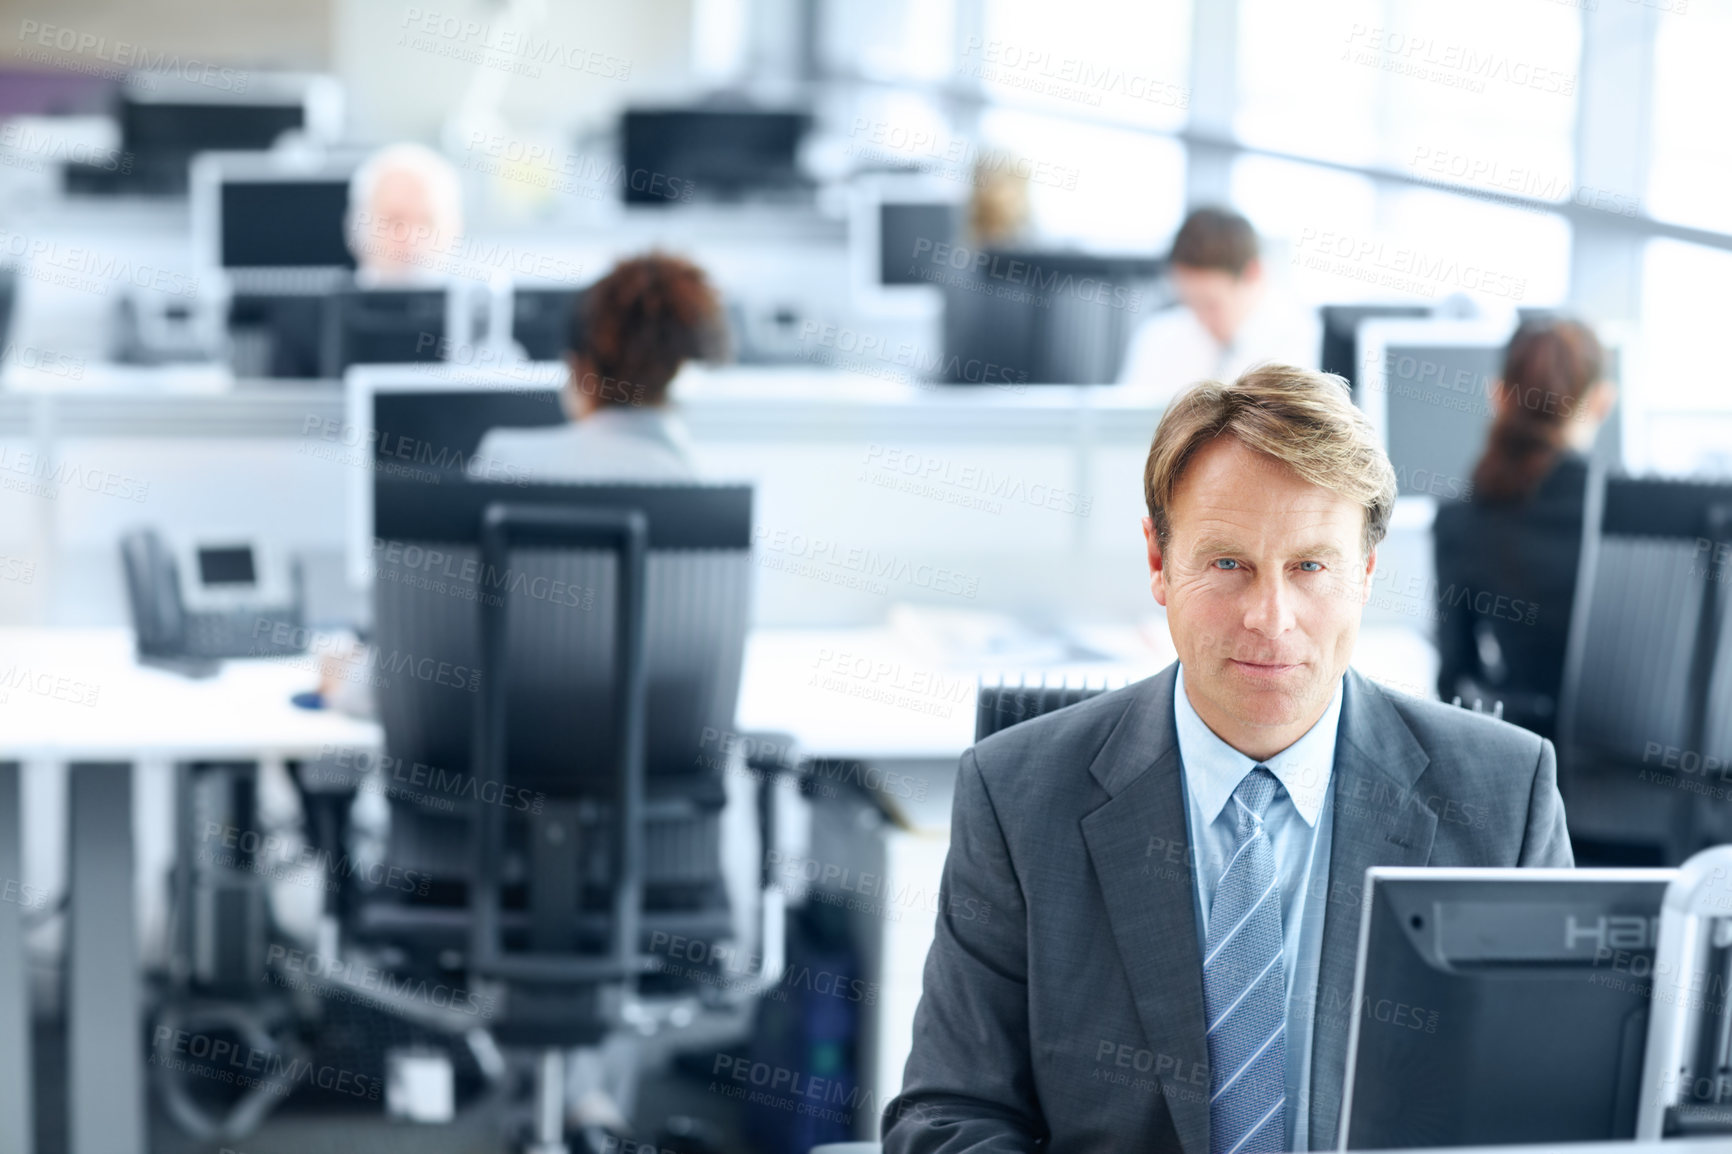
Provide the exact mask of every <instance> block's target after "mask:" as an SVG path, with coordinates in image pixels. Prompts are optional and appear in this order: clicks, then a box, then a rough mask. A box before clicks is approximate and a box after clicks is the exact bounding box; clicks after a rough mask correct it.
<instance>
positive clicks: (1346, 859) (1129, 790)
mask: <svg viewBox="0 0 1732 1154" xmlns="http://www.w3.org/2000/svg"><path fill="white" fill-rule="evenodd" d="M1143 487H1144V496H1145V498H1146V501H1147V505H1148V517H1147V518H1146V519H1145V520H1144V521H1143V535H1144V537H1145V539H1146V541H1147V546H1148V562H1149V578H1150V587H1151V589H1152V591H1153V593H1154V596H1155V600H1156V601H1158V602H1160V604H1161V605H1163V606H1165V607H1166V611H1167V622H1168V625H1169V626H1170V628H1171V630H1172V635H1173V644H1174V647H1175V649H1176V650H1177V651H1178V655H1179V660H1178V662H1176V663H1175V664H1174V665H1172V666H1169V667H1168V668H1167V669H1165V670H1164V671H1162V672H1161V673H1158V674H1156V675H1155V676H1153V677H1150V678H1148V679H1146V680H1144V681H1140V682H1138V683H1136V684H1135V685H1132V686H1129V687H1128V688H1125V689H1121V690H1118V691H1116V692H1112V693H1106V694H1102V695H1100V696H1097V697H1094V698H1092V699H1090V700H1088V701H1085V702H1083V703H1081V704H1079V705H1073V706H1071V707H1070V708H1068V709H1062V710H1059V711H1058V712H1056V713H1052V714H1048V715H1046V716H1043V717H1038V718H1035V719H1032V720H1030V721H1026V722H1023V723H1022V724H1020V725H1015V726H1012V727H1011V728H1009V729H1007V730H1004V731H1003V732H1001V733H998V734H995V735H993V736H992V737H989V738H987V739H986V740H984V741H982V742H980V743H979V744H978V745H976V746H975V747H974V748H972V749H970V750H968V751H967V752H966V753H964V754H963V756H962V763H961V767H960V770H959V773H958V777H957V783H956V800H955V808H954V812H953V816H952V824H951V841H950V854H949V857H948V859H947V860H946V862H945V866H944V876H943V881H942V885H941V890H940V894H939V914H938V919H937V926H936V933H935V937H934V939H933V943H932V949H931V952H930V953H929V954H928V955H927V959H926V970H925V978H924V982H925V985H924V990H923V992H922V996H921V1000H920V1007H919V1009H918V1011H917V1012H916V1014H915V1018H914V1046H913V1050H912V1052H911V1053H910V1055H909V1058H908V1065H907V1068H906V1071H905V1072H904V1075H903V1082H902V1092H901V1094H900V1095H899V1096H898V1097H897V1098H896V1099H894V1100H893V1101H891V1102H890V1103H888V1104H887V1105H886V1107H885V1110H884V1116H883V1127H884V1147H885V1150H886V1151H887V1154H903V1152H914V1151H947V1152H948V1151H963V1150H981V1151H984V1150H993V1151H1010V1150H1029V1149H1033V1148H1035V1147H1036V1146H1037V1145H1039V1146H1040V1147H1041V1148H1044V1149H1048V1150H1053V1151H1064V1152H1071V1151H1097V1150H1098V1151H1109V1150H1110V1151H1125V1150H1139V1151H1141V1150H1159V1151H1182V1152H1183V1154H1250V1152H1252V1151H1270V1150H1304V1149H1312V1150H1321V1149H1331V1148H1333V1147H1334V1145H1335V1139H1336V1133H1337V1126H1338V1123H1339V1121H1340V1108H1341V1096H1342V1080H1343V1075H1344V1068H1345V1065H1346V1057H1347V1041H1348V1039H1347V1029H1348V1019H1349V1016H1350V1014H1351V1012H1352V1006H1351V1005H1350V1002H1351V1000H1352V987H1353V969H1354V953H1355V949H1356V947H1357V943H1358V939H1359V920H1360V907H1361V898H1362V896H1363V895H1362V886H1363V884H1364V877H1365V871H1366V869H1367V867H1369V866H1374V865H1404V866H1417V865H1435V866H1570V865H1573V864H1574V861H1573V858H1572V856H1571V853H1570V843H1569V837H1568V834H1567V833H1566V832H1565V829H1564V810H1563V803H1562V801H1561V800H1560V799H1559V797H1558V790H1557V772H1556V761H1555V758H1554V755H1553V751H1552V746H1551V743H1550V742H1548V741H1545V740H1543V739H1541V738H1539V737H1536V736H1535V735H1533V734H1531V733H1529V732H1527V731H1526V730H1522V729H1517V728H1516V727H1514V726H1512V725H1507V724H1505V723H1504V722H1501V721H1495V720H1493V719H1491V718H1490V717H1487V716H1483V715H1480V714H1475V713H1469V712H1467V711H1464V710H1461V709H1456V708H1453V707H1450V706H1446V705H1442V704H1439V703H1437V702H1432V701H1421V700H1418V699H1416V698H1413V697H1408V696H1406V695H1404V694H1399V693H1395V692H1392V691H1390V690H1387V689H1384V688H1382V687H1380V686H1379V685H1377V684H1376V683H1375V682H1372V681H1369V680H1367V679H1366V678H1365V677H1363V676H1361V675H1360V674H1358V673H1356V672H1354V671H1353V670H1351V669H1349V668H1348V662H1349V660H1350V659H1351V658H1352V655H1353V645H1354V642H1355V640H1356V639H1357V637H1358V632H1359V620H1360V615H1361V613H1362V611H1363V609H1364V605H1365V601H1366V598H1367V596H1368V595H1369V592H1370V589H1371V578H1372V574H1373V572H1374V570H1375V568H1376V565H1377V545H1378V543H1379V542H1381V541H1382V539H1383V536H1384V533H1385V532H1386V531H1387V529H1388V525H1389V517H1390V513H1391V510H1392V508H1393V506H1394V502H1395V474H1394V471H1393V469H1392V468H1391V467H1390V464H1389V460H1388V458H1387V457H1386V456H1385V455H1384V453H1383V450H1382V449H1381V447H1380V446H1379V445H1378V443H1377V438H1376V435H1375V434H1374V432H1373V431H1372V429H1371V427H1370V425H1369V424H1368V423H1367V422H1366V420H1365V418H1364V416H1363V415H1362V414H1361V413H1360V412H1359V411H1358V410H1357V409H1355V408H1354V407H1353V405H1352V404H1351V402H1350V401H1349V399H1348V396H1347V392H1346V390H1345V388H1344V383H1343V382H1342V381H1341V380H1340V379H1339V378H1336V377H1331V376H1325V375H1322V374H1319V373H1313V372H1309V371H1305V370H1301V369H1295V368H1290V367H1287V366H1282V365H1263V366H1259V367H1257V368H1253V369H1251V370H1250V371H1248V372H1247V373H1246V374H1245V375H1244V376H1242V377H1240V378H1239V379H1238V380H1236V381H1234V382H1233V383H1232V384H1229V385H1222V384H1217V383H1213V382H1209V383H1204V384H1200V385H1197V386H1196V387H1194V388H1193V389H1191V390H1190V391H1189V392H1187V393H1186V394H1184V395H1183V396H1181V397H1180V398H1178V399H1177V400H1175V401H1174V403H1173V404H1172V405H1171V406H1170V407H1169V408H1168V410H1167V411H1166V413H1165V414H1164V415H1163V416H1162V418H1161V421H1160V425H1159V427H1158V428H1157V429H1156V431H1155V436H1154V441H1153V443H1152V444H1151V446H1150V448H1149V456H1148V461H1147V464H1146V465H1145V468H1144V477H1143ZM1414 680H1415V681H1416V682H1417V681H1420V680H1421V678H1420V677H1419V675H1418V674H1417V673H1416V676H1415V678H1414Z"/></svg>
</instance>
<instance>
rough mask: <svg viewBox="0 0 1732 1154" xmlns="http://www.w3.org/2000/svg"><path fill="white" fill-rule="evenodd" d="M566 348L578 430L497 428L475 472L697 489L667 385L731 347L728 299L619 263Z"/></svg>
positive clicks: (663, 264) (679, 266)
mask: <svg viewBox="0 0 1732 1154" xmlns="http://www.w3.org/2000/svg"><path fill="white" fill-rule="evenodd" d="M572 321H573V324H572V329H571V333H570V337H569V339H568V340H567V341H566V348H567V352H566V365H567V367H568V369H569V376H568V378H567V380H566V384H565V388H564V390H563V391H562V393H561V396H560V400H561V403H562V404H563V405H564V407H565V413H566V416H568V417H570V418H571V421H572V423H570V424H567V425H562V426H556V427H553V428H540V429H494V430H492V431H490V432H489V433H488V434H487V435H486V436H485V437H483V438H482V440H481V444H480V445H479V446H478V447H477V448H476V450H475V460H474V461H473V462H471V470H472V471H476V469H477V466H480V465H484V466H485V467H486V469H487V470H488V471H489V473H490V474H491V475H497V473H498V470H499V469H500V468H501V467H502V466H503V467H507V468H514V469H516V470H518V471H520V472H521V473H523V474H526V475H529V476H532V477H535V478H537V479H539V480H549V481H691V480H696V479H697V468H696V466H695V464H694V463H693V460H692V452H691V448H690V444H689V440H688V437H687V434H686V431H685V427H684V425H683V423H682V422H681V421H680V420H679V418H678V417H676V416H675V415H674V414H673V413H672V412H671V411H670V410H669V407H668V403H667V401H668V386H669V384H670V383H671V382H672V381H673V379H674V375H675V374H676V373H678V372H679V370H680V367H681V366H682V365H684V364H685V362H686V361H688V360H693V359H714V358H716V357H719V356H720V355H721V354H722V352H723V350H724V349H725V347H726V344H727V340H726V333H727V329H726V322H725V321H724V319H723V314H722V306H721V300H720V298H719V297H718V296H717V295H716V290H715V289H714V288H712V287H711V285H710V282H709V278H708V277H706V276H705V275H704V272H703V270H702V269H700V268H698V267H697V266H696V265H694V264H692V263H690V262H689V261H684V260H681V259H679V258H678V257H672V256H665V255H662V254H660V253H651V254H650V255H648V256H642V257H637V258H634V259H631V260H626V261H622V262H621V263H619V264H618V265H616V266H614V269H613V271H612V272H610V273H608V274H607V275H606V276H605V277H603V278H602V279H601V280H599V281H597V282H596V283H595V284H594V285H592V286H590V288H589V289H588V290H587V291H586V292H585V293H584V294H583V295H582V297H580V298H579V300H578V305H577V311H576V313H575V314H574V316H573V318H572Z"/></svg>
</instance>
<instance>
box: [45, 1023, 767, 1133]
mask: <svg viewBox="0 0 1732 1154" xmlns="http://www.w3.org/2000/svg"><path fill="white" fill-rule="evenodd" d="M33 1045H34V1051H33V1053H34V1056H35V1062H34V1063H33V1065H34V1067H35V1069H36V1070H38V1071H41V1072H52V1071H58V1070H63V1069H65V1064H66V1043H65V1035H64V1032H63V1030H62V1028H61V1026H60V1024H59V1023H55V1022H38V1023H37V1026H36V1030H35V1032H34V1038H33ZM638 1094H639V1097H638V1102H637V1109H636V1111H635V1114H636V1117H635V1118H634V1119H633V1121H634V1122H635V1124H636V1125H637V1126H638V1128H639V1129H638V1133H639V1139H638V1140H639V1141H641V1142H643V1143H645V1144H646V1146H653V1147H655V1148H656V1149H658V1150H660V1151H663V1152H667V1154H676V1152H677V1154H706V1152H714V1154H745V1152H747V1151H749V1150H750V1147H749V1146H748V1145H747V1143H746V1141H745V1139H744V1138H743V1137H742V1136H741V1134H740V1132H739V1127H738V1118H737V1117H736V1112H735V1110H734V1109H733V1107H732V1106H731V1105H730V1104H729V1103H728V1102H727V1101H726V1100H723V1099H719V1098H717V1096H716V1095H715V1094H713V1093H711V1092H710V1091H709V1090H708V1088H707V1081H706V1080H705V1079H704V1078H701V1077H696V1076H694V1075H692V1074H691V1073H689V1072H687V1071H683V1070H681V1069H680V1068H679V1066H678V1064H674V1065H671V1066H669V1067H668V1068H666V1069H662V1070H657V1071H651V1072H649V1073H647V1074H646V1075H645V1077H644V1080H643V1082H642V1083H641V1085H640V1087H639V1091H638ZM149 1100H150V1104H151V1108H150V1141H149V1146H148V1147H147V1149H148V1150H149V1151H150V1154H511V1152H513V1151H515V1150H516V1149H518V1148H519V1147H518V1146H515V1145H513V1144H512V1142H511V1141H510V1140H509V1135H510V1133H511V1132H512V1126H511V1123H510V1121H509V1120H508V1119H507V1118H506V1117H504V1114H505V1111H502V1110H500V1109H497V1108H495V1109H476V1110H470V1111H464V1112H461V1113H459V1115H458V1117H457V1119H456V1120H455V1121H453V1122H452V1123H450V1124H448V1125H442V1126H427V1125H415V1124H410V1123H404V1122H396V1121H392V1120H390V1119H388V1118H385V1117H383V1116H381V1115H379V1114H375V1113H360V1112H356V1113H343V1114H333V1113H323V1114H321V1113H314V1112H311V1111H307V1110H300V1109H296V1108H295V1106H294V1104H293V1103H290V1104H289V1105H288V1106H286V1107H285V1108H284V1109H282V1110H280V1111H278V1112H277V1113H275V1114H272V1115H271V1116H270V1117H268V1118H266V1119H265V1121H264V1123H263V1124H262V1125H261V1126H260V1127H259V1129H258V1130H257V1131H256V1132H254V1133H252V1134H249V1135H248V1136H247V1137H245V1138H240V1139H229V1140H227V1141H220V1140H201V1139H195V1138H191V1137H189V1136H188V1135H187V1134H186V1133H185V1131H183V1130H182V1129H180V1127H178V1126H177V1125H176V1124H175V1123H174V1122H173V1121H172V1120H171V1119H169V1118H168V1117H166V1116H165V1115H164V1114H163V1112H162V1110H161V1108H160V1106H159V1104H158V1103H157V1101H156V1098H155V1096H154V1095H151V1096H150V1098H149ZM65 1118H66V1097H65V1084H64V1082H63V1081H62V1080H61V1079H59V1078H55V1077H38V1078H37V1080H36V1141H37V1150H38V1151H40V1154H63V1152H64V1151H65V1150H66V1149H67V1134H66V1126H65ZM676 1118H677V1119H683V1120H687V1123H688V1124H687V1125H686V1126H684V1127H682V1128H687V1129H690V1130H692V1131H695V1134H694V1137H696V1138H697V1139H699V1140H697V1141H693V1140H691V1139H686V1140H678V1139H675V1138H674V1137H672V1136H670V1135H669V1134H668V1133H667V1132H666V1126H667V1123H668V1120H670V1119H676ZM646 1154H648V1151H647V1150H646Z"/></svg>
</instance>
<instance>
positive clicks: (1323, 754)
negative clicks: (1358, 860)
mask: <svg viewBox="0 0 1732 1154" xmlns="http://www.w3.org/2000/svg"><path fill="white" fill-rule="evenodd" d="M1345 681H1346V677H1345V676H1343V677H1342V679H1341V680H1340V681H1337V682H1336V683H1335V695H1334V696H1333V697H1331V698H1330V699H1329V707H1328V708H1327V709H1325V710H1324V711H1323V716H1322V717H1319V718H1318V719H1317V723H1316V724H1315V725H1313V726H1312V727H1311V728H1310V729H1308V730H1306V731H1305V735H1304V736H1303V737H1301V738H1300V739H1299V740H1298V741H1295V742H1294V743H1293V744H1292V745H1289V746H1288V747H1287V748H1286V749H1283V750H1282V751H1281V752H1280V753H1277V754H1276V755H1275V756H1274V757H1271V758H1269V759H1268V760H1266V761H1261V762H1258V761H1252V760H1251V759H1250V758H1248V757H1246V756H1245V755H1244V754H1242V753H1240V752H1239V751H1238V750H1236V749H1234V748H1233V747H1232V746H1230V745H1228V744H1227V743H1226V742H1224V741H1222V740H1221V739H1220V738H1219V737H1217V736H1216V735H1215V731H1214V730H1212V729H1210V728H1209V727H1208V726H1207V725H1206V724H1204V722H1203V719H1202V718H1201V717H1198V716H1197V711H1196V710H1195V709H1194V708H1192V706H1191V699H1190V698H1189V697H1187V696H1186V695H1185V668H1184V666H1183V665H1181V666H1180V667H1179V673H1178V677H1177V679H1176V681H1175V683H1174V685H1173V721H1174V724H1175V725H1176V726H1177V728H1178V734H1179V760H1180V762H1182V763H1183V765H1184V770H1185V788H1186V789H1188V790H1190V791H1191V796H1193V797H1194V798H1196V800H1197V803H1198V805H1200V806H1201V807H1202V810H1203V820H1204V823H1205V824H1209V825H1212V824H1214V821H1215V819H1216V818H1217V817H1219V816H1220V815H1221V810H1222V808H1224V807H1225V806H1226V804H1227V800H1228V799H1229V798H1231V797H1232V796H1233V791H1234V790H1235V789H1238V788H1239V782H1240V781H1241V780H1243V779H1244V777H1245V775H1246V774H1247V773H1250V772H1251V771H1252V770H1253V769H1255V768H1256V767H1257V766H1259V765H1266V766H1268V767H1269V772H1270V773H1273V774H1274V775H1275V780H1277V781H1279V782H1280V783H1281V785H1282V787H1283V788H1285V789H1286V791H1287V796H1289V797H1291V798H1292V799H1293V807H1294V808H1295V809H1297V810H1298V811H1299V816H1300V817H1302V818H1304V819H1305V824H1306V825H1309V826H1313V827H1315V826H1316V824H1317V818H1318V816H1319V815H1320V814H1321V813H1322V812H1323V796H1324V794H1325V793H1327V792H1328V789H1329V775H1330V772H1331V770H1332V768H1333V767H1334V764H1335V735H1336V731H1337V730H1338V728H1339V727H1340V724H1341V686H1342V684H1343V682H1345Z"/></svg>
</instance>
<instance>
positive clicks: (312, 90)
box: [66, 66, 343, 195]
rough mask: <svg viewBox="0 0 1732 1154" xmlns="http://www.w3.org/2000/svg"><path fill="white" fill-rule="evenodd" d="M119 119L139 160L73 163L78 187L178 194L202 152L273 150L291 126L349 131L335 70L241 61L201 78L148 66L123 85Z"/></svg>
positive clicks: (319, 135) (323, 135)
mask: <svg viewBox="0 0 1732 1154" xmlns="http://www.w3.org/2000/svg"><path fill="white" fill-rule="evenodd" d="M116 118H117V119H118V120H119V122H120V137H121V148H122V149H123V150H124V151H126V152H127V153H129V154H130V155H131V156H132V158H133V164H132V165H131V166H130V168H128V169H127V170H126V171H120V170H110V169H108V168H107V167H106V166H103V165H100V164H99V165H75V164H73V165H68V166H67V171H66V182H67V188H68V189H69V190H70V191H76V192H91V193H116V192H143V193H149V194H159V195H161V194H166V195H177V194H180V193H182V192H184V191H185V190H186V187H187V180H188V175H187V163H188V161H190V160H191V159H192V157H193V156H195V155H196V154H198V153H202V152H211V151H241V150H263V149H269V148H272V147H273V146H275V145H276V144H277V143H278V142H279V141H280V140H281V139H282V138H283V137H284V136H285V135H286V134H291V133H292V134H294V135H296V136H298V137H301V138H303V139H304V140H306V141H309V142H322V141H334V140H336V139H338V138H339V137H340V136H341V134H342V124H343V97H342V87H341V85H339V84H338V82H337V81H336V79H335V78H334V77H330V76H322V75H315V74H304V73H282V72H258V71H254V70H251V69H247V68H234V67H218V66H213V67H211V68H208V69H205V70H204V72H202V73H201V74H200V75H199V76H198V77H196V78H190V77H183V76H178V75H175V74H172V73H163V72H140V73H136V74H134V75H132V76H129V77H128V78H127V81H126V82H125V84H124V85H123V86H122V89H121V92H120V97H119V104H118V108H117V109H116Z"/></svg>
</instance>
